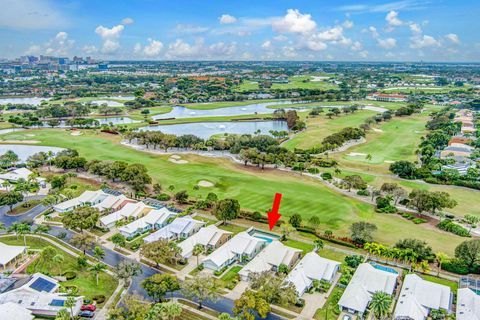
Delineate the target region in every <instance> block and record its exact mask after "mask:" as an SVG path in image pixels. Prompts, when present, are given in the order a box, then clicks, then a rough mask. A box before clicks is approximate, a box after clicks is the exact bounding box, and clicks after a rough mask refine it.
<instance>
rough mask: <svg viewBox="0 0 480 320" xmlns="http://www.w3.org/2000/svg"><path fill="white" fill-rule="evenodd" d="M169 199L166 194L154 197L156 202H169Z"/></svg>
mask: <svg viewBox="0 0 480 320" xmlns="http://www.w3.org/2000/svg"><path fill="white" fill-rule="evenodd" d="M170 198H171V197H170V196H169V195H168V194H166V193H161V194H159V195H158V196H156V199H157V200H158V201H168V200H170Z"/></svg>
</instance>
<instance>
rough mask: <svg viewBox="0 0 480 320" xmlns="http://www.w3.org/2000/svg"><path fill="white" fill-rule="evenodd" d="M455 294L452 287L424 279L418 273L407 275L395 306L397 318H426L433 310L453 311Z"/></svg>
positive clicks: (414, 319)
mask: <svg viewBox="0 0 480 320" xmlns="http://www.w3.org/2000/svg"><path fill="white" fill-rule="evenodd" d="M452 301H453V295H452V292H451V290H450V287H447V286H445V285H441V284H438V283H434V282H430V281H426V280H423V279H422V278H420V277H419V276H417V275H416V274H413V273H412V274H408V275H406V276H405V278H404V280H403V285H402V291H400V296H399V297H398V301H397V304H396V306H395V312H394V314H393V319H395V320H405V319H411V320H425V319H427V317H428V316H429V314H430V312H431V310H444V311H445V312H446V313H451V309H452Z"/></svg>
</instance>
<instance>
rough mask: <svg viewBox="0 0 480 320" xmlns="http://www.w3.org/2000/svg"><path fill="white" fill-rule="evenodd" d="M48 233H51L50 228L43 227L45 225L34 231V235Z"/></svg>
mask: <svg viewBox="0 0 480 320" xmlns="http://www.w3.org/2000/svg"><path fill="white" fill-rule="evenodd" d="M48 231H50V227H49V226H45V225H43V224H40V225H38V226H37V227H36V228H35V229H34V230H33V232H34V233H48Z"/></svg>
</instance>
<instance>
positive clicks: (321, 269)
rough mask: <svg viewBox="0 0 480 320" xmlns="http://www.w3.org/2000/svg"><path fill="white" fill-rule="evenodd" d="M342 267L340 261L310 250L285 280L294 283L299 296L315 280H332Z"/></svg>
mask: <svg viewBox="0 0 480 320" xmlns="http://www.w3.org/2000/svg"><path fill="white" fill-rule="evenodd" d="M339 268H340V262H337V261H333V260H329V259H325V258H322V257H320V256H319V255H318V254H317V253H316V252H309V253H307V254H306V255H305V257H303V259H302V260H300V262H299V263H298V264H297V265H296V266H295V268H294V269H293V270H292V271H291V272H290V273H289V274H288V276H287V278H286V279H285V281H288V282H291V283H293V285H294V286H295V289H296V290H297V293H298V295H299V296H302V295H303V294H304V293H305V292H306V291H308V290H309V289H310V288H311V287H312V285H313V281H314V280H317V281H320V280H325V281H328V282H330V283H331V282H332V281H333V279H334V278H335V275H336V274H337V272H338V269H339Z"/></svg>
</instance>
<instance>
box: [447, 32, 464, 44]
mask: <svg viewBox="0 0 480 320" xmlns="http://www.w3.org/2000/svg"><path fill="white" fill-rule="evenodd" d="M445 38H446V39H448V40H449V41H451V42H452V43H454V44H459V43H460V38H459V37H458V35H456V34H455V33H449V34H447V35H445Z"/></svg>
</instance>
